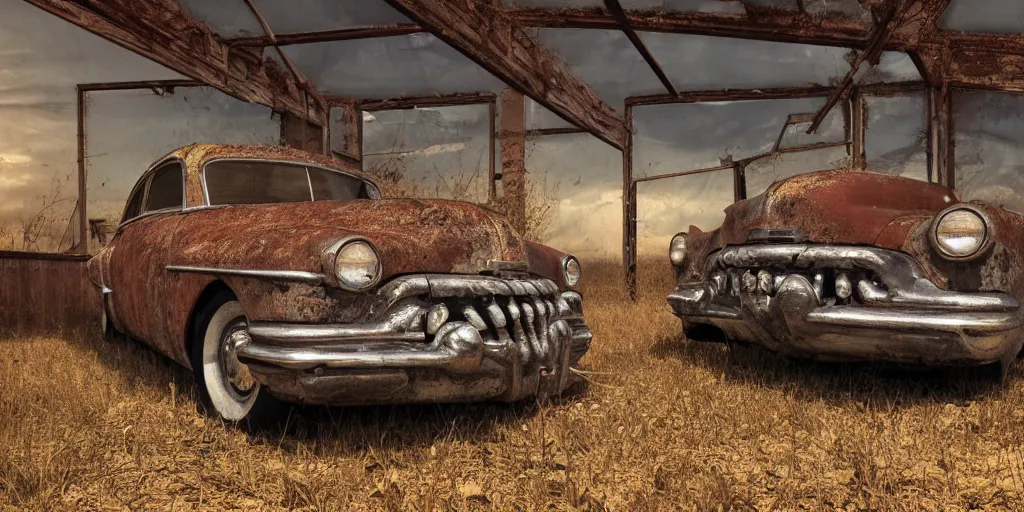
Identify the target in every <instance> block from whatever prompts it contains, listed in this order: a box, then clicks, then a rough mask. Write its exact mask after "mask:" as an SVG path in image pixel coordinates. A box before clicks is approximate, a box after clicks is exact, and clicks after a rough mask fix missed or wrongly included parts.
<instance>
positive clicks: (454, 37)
mask: <svg viewBox="0 0 1024 512" xmlns="http://www.w3.org/2000/svg"><path fill="white" fill-rule="evenodd" d="M387 2H388V3H389V4H391V6H392V7H394V8H395V9H397V10H398V11H399V12H401V13H402V14H404V15H405V16H407V17H409V18H410V19H412V20H414V21H415V22H417V23H419V24H420V26H422V27H424V28H426V29H427V30H429V31H430V32H432V33H434V34H435V35H436V36H437V37H438V38H440V39H442V40H444V41H445V42H446V43H448V44H449V45H451V46H452V47H453V48H455V49H456V50H458V51H459V52H460V53H462V54H464V55H466V56H467V57H469V58H470V59H471V60H473V61H475V62H476V63H477V64H479V65H480V66H481V67H483V68H484V69H486V70H487V71H489V72H490V73H491V74H493V75H495V76H497V77H498V78H499V79H501V80H502V81H504V82H505V83H507V84H509V85H510V86H511V87H513V88H514V89H516V90H518V91H520V92H521V93H523V94H525V95H527V96H529V97H531V98H533V100H534V101H536V102H537V103H540V104H541V105H543V106H544V107H545V108H547V109H548V110H550V111H552V112H554V113H555V114H558V115H559V116H560V117H562V118H563V119H565V120H566V121H569V122H570V123H572V124H574V125H576V126H579V127H580V128H583V129H585V130H587V131H588V132H590V133H592V134H594V136H596V137H598V138H599V139H601V140H603V141H605V142H607V143H608V144H611V145H612V146H615V147H617V148H620V149H621V148H622V147H623V145H624V144H625V140H626V124H625V121H624V120H623V118H622V117H621V116H619V115H618V114H617V113H616V112H615V111H614V110H612V108H611V107H609V106H608V105H606V104H605V103H604V102H603V101H601V99H600V98H599V97H598V96H597V93H596V92H594V90H593V89H592V88H591V87H590V86H589V85H588V84H587V83H586V82H584V81H583V80H581V79H580V78H579V77H578V76H576V74H575V73H573V71H572V70H571V69H570V68H569V66H568V65H566V64H565V63H564V62H562V60H561V59H559V58H558V57H556V56H555V55H554V54H553V53H551V52H550V51H549V50H547V49H546V48H545V47H544V46H542V45H541V44H540V43H539V42H537V41H536V40H535V39H534V38H532V37H530V36H529V35H527V34H526V33H525V32H523V31H522V30H520V27H519V26H518V25H517V24H516V23H515V21H514V20H513V19H512V18H511V17H510V16H509V15H508V14H507V13H506V11H505V9H504V8H503V7H502V6H501V4H500V2H480V1H476V0H387Z"/></svg>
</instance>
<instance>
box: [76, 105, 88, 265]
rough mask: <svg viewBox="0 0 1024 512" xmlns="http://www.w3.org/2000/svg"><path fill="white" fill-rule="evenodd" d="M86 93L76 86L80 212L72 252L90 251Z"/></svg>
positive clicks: (77, 206) (78, 208)
mask: <svg viewBox="0 0 1024 512" xmlns="http://www.w3.org/2000/svg"><path fill="white" fill-rule="evenodd" d="M85 93H86V90H85V89H83V88H82V86H78V87H77V88H76V118H77V132H78V140H77V150H78V204H76V205H75V208H76V211H77V212H78V236H79V239H78V243H77V244H75V247H73V248H72V252H76V253H79V254H84V253H87V252H89V218H88V216H87V214H86V211H85V205H86V203H85V197H86V191H87V187H86V182H85V177H86V166H85V153H86V151H85V143H86V142H85V113H86V108H87V107H86V104H85Z"/></svg>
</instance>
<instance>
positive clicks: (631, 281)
mask: <svg viewBox="0 0 1024 512" xmlns="http://www.w3.org/2000/svg"><path fill="white" fill-rule="evenodd" d="M636 232H637V229H636V181H634V180H633V107H632V105H627V106H626V140H625V144H623V146H622V266H623V268H624V269H625V273H626V276H625V277H626V289H627V290H629V298H630V299H632V300H636V297H637V290H636V234H637V233H636Z"/></svg>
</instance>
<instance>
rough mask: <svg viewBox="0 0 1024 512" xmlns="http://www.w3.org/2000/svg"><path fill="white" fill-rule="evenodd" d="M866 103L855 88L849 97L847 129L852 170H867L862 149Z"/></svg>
mask: <svg viewBox="0 0 1024 512" xmlns="http://www.w3.org/2000/svg"><path fill="white" fill-rule="evenodd" d="M866 116H867V103H866V102H865V101H864V93H863V92H862V91H861V90H860V89H859V88H855V89H854V90H853V94H852V95H851V96H850V115H849V120H850V121H849V123H848V128H849V130H850V137H849V138H850V142H851V149H850V153H851V155H850V157H851V159H852V164H853V168H854V169H865V168H867V151H866V149H865V148H864V135H865V130H866V129H867V126H866V123H865V122H864V121H865V120H866Z"/></svg>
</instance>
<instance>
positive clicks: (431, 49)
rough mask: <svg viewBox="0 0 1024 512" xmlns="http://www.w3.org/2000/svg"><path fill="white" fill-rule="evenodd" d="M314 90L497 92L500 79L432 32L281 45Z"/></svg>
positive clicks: (373, 94)
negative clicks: (311, 83)
mask: <svg viewBox="0 0 1024 512" xmlns="http://www.w3.org/2000/svg"><path fill="white" fill-rule="evenodd" d="M284 51H285V53H287V54H288V56H289V57H291V58H292V60H294V61H295V65H296V66H297V67H298V68H299V70H300V71H302V73H303V74H304V75H305V76H306V78H308V79H309V80H310V81H312V82H314V83H316V84H317V89H318V90H319V91H321V92H325V93H328V94H337V95H340V96H351V97H357V98H393V97H399V96H421V95H429V94H452V93H458V92H476V91H495V92H496V91H499V90H501V88H502V87H503V84H502V82H501V81H500V80H498V79H497V78H495V77H494V76H492V75H491V74H490V73H488V72H487V71H486V70H484V69H483V68H481V67H480V66H477V65H476V63H474V62H473V61H471V60H469V59H468V58H466V57H465V56H464V55H462V54H461V53H459V52H458V51H456V50H455V49H453V48H452V47H451V46H448V45H447V44H446V43H445V42H444V41H441V40H440V39H438V38H436V37H434V36H433V35H432V34H427V33H422V34H410V35H407V36H397V37H379V38H373V39H358V40H349V41H331V42H326V43H313V44H297V45H291V46H286V47H284Z"/></svg>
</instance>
